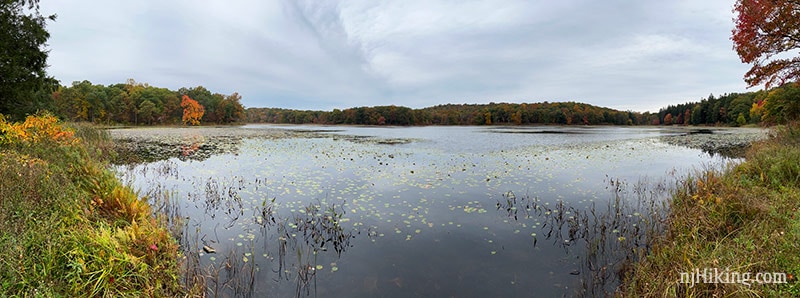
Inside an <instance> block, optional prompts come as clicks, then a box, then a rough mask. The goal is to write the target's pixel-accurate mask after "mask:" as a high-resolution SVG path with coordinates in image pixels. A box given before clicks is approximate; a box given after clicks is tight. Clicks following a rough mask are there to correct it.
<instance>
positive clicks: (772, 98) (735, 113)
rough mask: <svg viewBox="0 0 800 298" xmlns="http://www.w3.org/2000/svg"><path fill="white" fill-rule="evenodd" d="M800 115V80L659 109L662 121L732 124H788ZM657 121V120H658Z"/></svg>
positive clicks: (659, 119) (666, 123)
mask: <svg viewBox="0 0 800 298" xmlns="http://www.w3.org/2000/svg"><path fill="white" fill-rule="evenodd" d="M798 116H800V84H798V83H787V84H784V85H782V86H779V87H776V88H772V89H769V90H759V91H755V92H746V93H730V94H724V95H722V96H719V97H716V96H714V95H713V94H711V95H709V96H708V97H707V98H705V99H701V100H700V101H699V102H687V103H684V104H678V105H670V106H667V107H665V108H662V109H661V110H660V111H659V112H658V121H659V123H658V124H665V125H669V124H686V125H689V124H691V125H731V126H741V125H745V124H758V123H760V124H765V125H772V124H784V123H787V122H789V121H793V120H796V119H798ZM654 124H656V123H654Z"/></svg>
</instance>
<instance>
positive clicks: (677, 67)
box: [41, 0, 748, 111]
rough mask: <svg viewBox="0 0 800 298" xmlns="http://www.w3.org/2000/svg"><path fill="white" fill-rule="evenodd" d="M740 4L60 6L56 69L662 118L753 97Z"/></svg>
mask: <svg viewBox="0 0 800 298" xmlns="http://www.w3.org/2000/svg"><path fill="white" fill-rule="evenodd" d="M733 2H734V0H702V1H699V0H668V1H664V0H635V1H634V0H603V1H598V0H559V1H552V0H520V1H516V0H485V1H481V0H475V1H472V0H461V1H455V0H396V1H379V0H352V1H334V0H297V1H291V0H228V1H188V0H168V1H161V0H158V1H156V0H139V1H101V0H80V1H78V0H59V1H43V2H42V3H41V6H42V11H43V13H45V14H50V13H56V14H57V15H58V19H57V21H56V22H53V23H50V24H49V25H48V29H49V31H50V33H51V35H52V36H51V38H50V41H49V45H50V46H49V48H50V50H51V52H50V58H49V64H50V65H51V66H50V68H49V69H48V71H49V73H50V74H51V75H53V76H55V77H56V79H58V80H60V81H61V83H62V84H64V85H70V84H71V83H72V82H73V81H80V80H89V81H91V82H92V83H95V84H103V85H107V84H115V83H121V82H124V81H125V80H126V79H127V78H133V79H135V80H136V81H138V82H146V83H149V84H150V85H153V86H158V87H167V88H170V89H178V88H180V87H193V86H198V85H202V86H205V87H206V88H208V89H209V90H211V91H213V92H218V93H223V94H230V93H232V92H234V91H236V92H239V93H240V94H241V95H242V96H243V99H242V103H243V104H244V105H245V106H246V107H282V108H295V109H321V110H330V109H333V108H347V107H355V106H374V105H390V104H395V105H403V106H409V107H414V108H421V107H427V106H433V105H437V104H444V103H488V102H492V101H493V102H538V101H568V100H569V101H580V102H586V103H591V104H594V105H599V106H605V107H611V108H616V109H621V110H634V111H648V110H649V111H657V110H658V109H659V108H660V107H663V106H665V105H668V104H676V103H682V102H686V101H696V100H699V99H700V98H702V97H706V96H708V95H709V94H710V93H713V94H722V93H730V92H742V91H746V90H747V89H745V87H746V85H745V83H744V82H743V81H742V75H743V74H744V73H745V72H746V71H747V69H748V66H747V65H744V64H742V63H741V62H740V60H739V58H738V57H737V56H736V53H735V52H734V51H733V50H732V43H731V41H730V34H731V29H732V26H733V22H732V20H731V19H732V12H731V9H732V7H733Z"/></svg>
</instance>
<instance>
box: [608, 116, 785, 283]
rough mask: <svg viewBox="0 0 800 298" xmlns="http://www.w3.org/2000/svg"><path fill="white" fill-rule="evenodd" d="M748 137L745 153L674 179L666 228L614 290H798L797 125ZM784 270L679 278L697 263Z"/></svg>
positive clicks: (699, 265) (723, 267) (701, 266)
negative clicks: (743, 278)
mask: <svg viewBox="0 0 800 298" xmlns="http://www.w3.org/2000/svg"><path fill="white" fill-rule="evenodd" d="M776 131H777V133H776V134H775V136H773V137H772V138H770V139H768V140H766V141H762V142H759V143H756V144H754V145H753V146H752V147H751V148H750V149H749V150H748V152H747V155H746V160H745V161H744V162H742V163H741V164H739V165H737V166H733V167H730V168H728V169H725V170H722V171H705V172H701V173H699V174H697V175H696V177H694V178H693V179H689V180H687V181H686V182H685V183H684V184H683V185H681V186H680V187H679V189H678V191H677V193H676V194H675V195H674V197H673V199H672V202H671V214H670V216H669V221H668V224H667V232H666V233H665V234H664V236H662V238H661V239H660V240H658V242H657V244H656V245H655V246H654V247H653V249H652V250H651V251H650V253H649V255H648V256H647V257H646V258H645V259H644V260H643V261H642V262H639V263H638V264H637V265H636V266H635V267H634V269H633V271H632V272H633V274H631V275H630V276H629V278H628V279H627V280H626V285H625V287H624V288H623V292H622V293H620V296H630V297H653V296H657V297H676V296H678V297H764V296H767V297H798V296H800V285H798V283H797V278H796V277H795V276H796V275H797V274H798V273H800V246H798V243H800V211H798V209H800V180H798V179H800V128H799V127H798V126H797V125H789V126H786V127H783V128H779V129H777V130H776ZM704 268H719V269H721V270H727V271H736V272H739V273H752V274H753V277H754V276H755V274H756V273H759V272H769V273H785V274H787V279H788V280H787V281H788V282H787V283H781V284H757V283H753V284H751V285H746V284H741V283H699V284H695V285H690V284H685V283H681V282H680V273H681V272H692V271H694V270H696V269H699V270H703V269H704Z"/></svg>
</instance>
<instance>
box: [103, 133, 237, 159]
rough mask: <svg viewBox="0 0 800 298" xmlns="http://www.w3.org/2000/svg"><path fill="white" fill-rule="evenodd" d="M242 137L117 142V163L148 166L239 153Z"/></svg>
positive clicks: (124, 140) (127, 140) (122, 140)
mask: <svg viewBox="0 0 800 298" xmlns="http://www.w3.org/2000/svg"><path fill="white" fill-rule="evenodd" d="M241 143H242V138H241V137H230V136H219V137H208V138H206V137H198V136H195V137H191V138H185V139H175V140H168V139H165V140H135V139H118V140H116V151H117V158H116V159H115V160H114V162H115V163H116V164H136V163H150V162H156V161H160V160H167V159H170V158H178V159H180V160H183V161H186V160H195V161H203V160H206V159H208V158H209V157H211V156H214V155H217V154H226V153H234V154H236V153H238V152H239V146H240V145H241Z"/></svg>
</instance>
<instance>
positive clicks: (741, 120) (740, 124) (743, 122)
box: [736, 113, 747, 126]
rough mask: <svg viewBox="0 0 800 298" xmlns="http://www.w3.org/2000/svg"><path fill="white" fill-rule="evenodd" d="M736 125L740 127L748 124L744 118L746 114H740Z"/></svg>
mask: <svg viewBox="0 0 800 298" xmlns="http://www.w3.org/2000/svg"><path fill="white" fill-rule="evenodd" d="M736 124H737V125H738V126H742V125H745V124H747V119H745V118H744V113H739V116H738V117H736Z"/></svg>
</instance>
